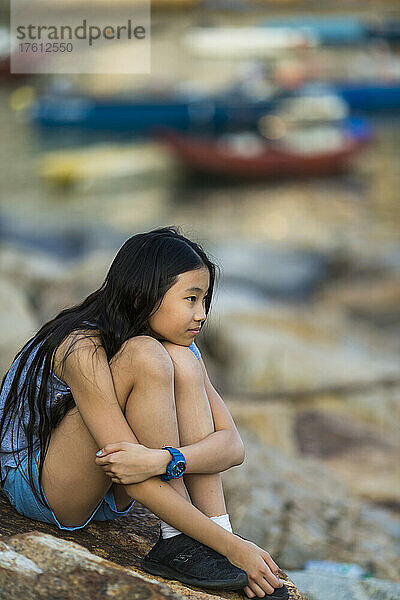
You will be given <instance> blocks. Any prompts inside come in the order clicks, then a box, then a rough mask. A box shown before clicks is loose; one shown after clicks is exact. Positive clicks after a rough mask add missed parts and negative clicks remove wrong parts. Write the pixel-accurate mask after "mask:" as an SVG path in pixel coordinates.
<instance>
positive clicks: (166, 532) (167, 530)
mask: <svg viewBox="0 0 400 600" xmlns="http://www.w3.org/2000/svg"><path fill="white" fill-rule="evenodd" d="M180 533H182V531H179V530H178V529H175V527H172V525H168V523H166V522H165V521H161V537H162V538H163V539H165V538H170V537H173V536H174V535H179V534H180Z"/></svg>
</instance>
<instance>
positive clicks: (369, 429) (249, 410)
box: [225, 386, 400, 510]
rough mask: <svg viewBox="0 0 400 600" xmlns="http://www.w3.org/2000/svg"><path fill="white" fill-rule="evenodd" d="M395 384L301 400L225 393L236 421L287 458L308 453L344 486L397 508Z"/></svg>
mask: <svg viewBox="0 0 400 600" xmlns="http://www.w3.org/2000/svg"><path fill="white" fill-rule="evenodd" d="M399 393H400V389H399V387H396V386H394V387H391V388H377V389H375V390H370V391H368V390H366V391H360V392H358V393H349V394H344V395H342V396H341V395H334V394H326V395H320V396H316V397H311V398H310V397H307V396H306V397H304V398H302V399H301V400H299V399H297V400H292V401H290V400H288V399H286V400H285V399H281V400H264V401H261V400H260V401H256V400H253V401H251V400H248V399H246V400H240V399H232V398H229V397H225V402H226V404H227V405H228V407H229V410H230V412H231V414H232V416H233V417H234V420H235V422H236V424H237V426H238V427H239V428H240V429H241V428H245V429H248V430H250V431H252V432H253V434H255V435H256V437H257V439H258V440H259V441H261V442H262V443H263V444H265V445H266V446H268V447H270V448H274V449H276V450H278V451H280V452H281V453H283V455H284V456H286V457H287V458H292V457H293V458H296V457H297V458H298V457H309V458H313V459H315V460H318V463H319V464H320V465H323V466H324V467H327V468H328V470H329V471H330V472H331V473H332V474H333V475H334V476H335V477H336V478H338V479H339V480H340V481H342V482H343V483H345V485H346V486H347V488H348V489H349V491H350V492H351V493H353V494H356V495H357V496H358V497H361V498H363V499H365V500H368V501H372V502H373V503H375V504H377V505H380V506H387V507H388V508H394V509H396V510H398V508H399V503H398V489H399V487H400V471H399V468H398V457H399V454H400V436H399V432H398V423H399V419H400V414H399V404H398V398H399Z"/></svg>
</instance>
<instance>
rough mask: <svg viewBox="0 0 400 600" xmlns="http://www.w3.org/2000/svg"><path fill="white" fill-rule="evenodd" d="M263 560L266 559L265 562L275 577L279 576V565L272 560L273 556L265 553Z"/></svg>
mask: <svg viewBox="0 0 400 600" xmlns="http://www.w3.org/2000/svg"><path fill="white" fill-rule="evenodd" d="M263 558H264V561H265V562H266V563H267V565H268V566H269V568H270V569H271V571H272V573H273V574H274V575H277V574H278V571H279V567H278V565H277V564H276V562H275V561H274V560H273V559H272V558H271V556H270V555H269V554H268V552H265V553H264V554H263Z"/></svg>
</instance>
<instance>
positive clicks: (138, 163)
mask: <svg viewBox="0 0 400 600" xmlns="http://www.w3.org/2000/svg"><path fill="white" fill-rule="evenodd" d="M172 167H173V161H172V159H171V157H170V156H169V155H168V153H166V152H165V149H164V148H162V147H159V146H158V145H156V144H154V143H148V142H147V143H141V144H100V145H97V146H93V147H83V148H77V149H70V150H67V151H66V150H57V151H52V152H44V153H42V154H40V155H39V157H38V159H37V167H36V169H37V173H38V175H39V177H41V178H43V179H45V180H46V181H47V182H49V183H52V184H54V185H57V186H60V187H71V186H76V185H81V184H84V185H85V186H86V187H88V186H89V187H90V186H92V185H94V183H97V182H98V181H100V182H102V185H103V188H104V182H105V180H112V181H113V180H115V179H121V178H124V177H130V178H134V179H135V181H139V179H140V180H143V179H146V178H147V179H154V177H158V178H160V179H162V178H167V177H169V175H170V173H171V171H172ZM114 185H115V184H114Z"/></svg>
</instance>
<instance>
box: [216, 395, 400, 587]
mask: <svg viewBox="0 0 400 600" xmlns="http://www.w3.org/2000/svg"><path fill="white" fill-rule="evenodd" d="M231 406H232V405H231V404H230V407H231ZM232 414H233V416H234V418H235V414H236V415H237V414H238V411H235V410H232ZM253 416H254V415H253ZM237 421H238V425H239V428H240V433H241V437H242V440H243V442H244V445H245V449H246V458H245V462H244V463H243V464H242V465H240V466H239V467H235V468H233V469H229V470H228V471H225V472H224V473H223V474H222V477H223V483H224V490H225V494H226V499H227V509H228V512H229V514H230V515H231V520H232V523H233V524H234V526H235V527H236V530H237V531H238V533H240V534H241V535H243V536H244V537H246V538H248V539H251V540H253V541H254V542H255V543H256V544H258V545H259V546H261V547H263V548H267V549H268V551H269V552H270V553H271V555H272V556H274V558H276V559H277V561H278V564H282V565H285V568H287V569H301V568H302V567H303V566H304V563H305V562H306V561H308V560H313V559H316V558H318V559H321V560H334V561H342V562H356V563H358V564H359V565H360V566H362V567H363V568H365V569H366V570H367V571H370V572H371V573H372V574H373V575H374V576H376V577H379V578H382V579H390V580H393V581H399V573H400V560H399V557H400V519H399V518H398V517H397V516H396V515H395V514H391V513H389V512H388V511H385V510H382V509H380V508H377V507H374V506H373V505H371V504H370V503H368V502H366V501H363V500H360V498H359V497H357V495H355V494H353V493H352V492H351V491H350V490H349V488H348V486H347V485H346V484H345V482H343V481H342V480H341V479H340V478H339V477H337V476H335V475H334V474H333V473H332V472H330V471H329V470H328V469H327V468H326V467H325V466H324V465H323V464H321V462H320V460H319V459H316V458H314V457H303V458H302V457H294V456H288V455H285V454H284V453H283V452H282V451H281V450H280V449H279V448H278V447H277V446H275V447H274V446H273V445H272V444H271V445H267V444H264V443H260V439H259V437H258V436H259V435H260V434H258V435H257V434H254V433H251V432H250V431H249V430H248V429H244V428H243V427H241V426H240V419H237ZM277 423H278V422H277V420H276V421H275V423H273V422H271V423H270V427H271V429H272V430H273V429H276V428H277ZM265 425H266V426H268V425H267V423H265ZM279 431H280V430H279V428H278V429H276V430H275V432H274V434H273V435H272V438H273V439H275V443H276V442H277V438H278V435H279ZM283 435H285V428H283Z"/></svg>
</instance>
